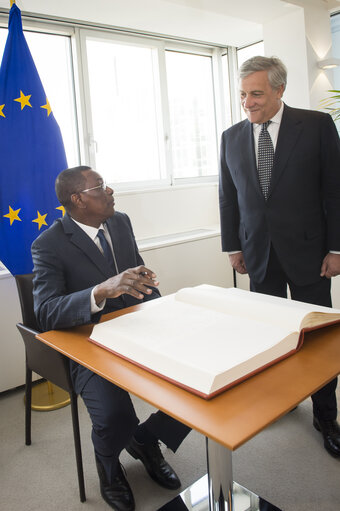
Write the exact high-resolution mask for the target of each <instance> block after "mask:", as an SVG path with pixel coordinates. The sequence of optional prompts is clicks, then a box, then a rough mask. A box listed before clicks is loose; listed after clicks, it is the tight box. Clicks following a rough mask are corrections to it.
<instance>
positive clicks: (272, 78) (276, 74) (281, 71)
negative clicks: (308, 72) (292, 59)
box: [239, 55, 287, 90]
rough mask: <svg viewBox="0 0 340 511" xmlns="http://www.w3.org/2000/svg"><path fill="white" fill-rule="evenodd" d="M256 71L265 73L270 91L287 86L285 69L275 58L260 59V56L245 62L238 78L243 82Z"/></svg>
mask: <svg viewBox="0 0 340 511" xmlns="http://www.w3.org/2000/svg"><path fill="white" fill-rule="evenodd" d="M256 71H267V72H268V80H269V83H270V86H271V88H272V89H278V88H279V87H280V86H281V85H283V90H285V88H286V85H287V68H286V66H285V65H284V63H283V62H282V61H281V60H280V59H278V58H277V57H262V56H260V55H258V56H256V57H251V58H250V59H248V60H246V61H245V62H244V63H243V64H242V65H241V67H240V69H239V78H240V80H243V79H244V78H246V77H247V76H248V75H250V74H252V73H256Z"/></svg>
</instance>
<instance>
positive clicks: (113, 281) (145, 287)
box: [94, 266, 159, 305]
mask: <svg viewBox="0 0 340 511" xmlns="http://www.w3.org/2000/svg"><path fill="white" fill-rule="evenodd" d="M155 279H156V275H155V273H153V271H151V270H149V269H148V268H146V267H145V266H137V267H136V268H128V269H127V270H125V271H123V272H122V273H119V274H118V275H115V276H114V277H111V278H110V279H108V280H105V282H102V283H101V284H98V285H97V286H96V288H95V290H94V299H95V301H96V304H97V305H99V304H100V303H101V302H102V301H103V300H105V299H106V298H117V297H118V296H120V295H122V294H128V295H131V296H134V297H135V298H138V299H139V300H141V299H142V298H143V297H144V295H143V294H142V293H144V294H147V295H150V294H151V293H152V289H150V287H157V286H158V284H159V282H157V281H156V280H155Z"/></svg>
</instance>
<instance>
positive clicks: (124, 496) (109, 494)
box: [96, 458, 135, 511]
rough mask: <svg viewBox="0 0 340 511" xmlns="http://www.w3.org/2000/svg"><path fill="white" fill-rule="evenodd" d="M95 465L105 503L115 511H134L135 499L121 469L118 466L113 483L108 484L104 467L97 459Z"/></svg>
mask: <svg viewBox="0 0 340 511" xmlns="http://www.w3.org/2000/svg"><path fill="white" fill-rule="evenodd" d="M96 465H97V471H98V475H99V481H100V493H101V495H102V497H103V499H104V500H105V502H107V503H108V504H109V506H111V507H112V509H114V510H115V511H134V509H135V499H134V498H133V494H132V491H131V488H130V485H129V483H128V482H127V480H126V477H125V475H124V472H123V470H122V467H121V466H120V465H119V466H118V471H117V474H116V475H115V476H114V477H113V481H112V482H111V483H109V482H108V480H107V477H106V473H105V470H104V467H103V465H102V463H101V462H100V460H99V459H97V458H96Z"/></svg>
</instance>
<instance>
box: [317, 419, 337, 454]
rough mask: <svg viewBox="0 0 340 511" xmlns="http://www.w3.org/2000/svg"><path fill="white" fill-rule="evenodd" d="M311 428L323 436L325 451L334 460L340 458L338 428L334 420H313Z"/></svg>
mask: <svg viewBox="0 0 340 511" xmlns="http://www.w3.org/2000/svg"><path fill="white" fill-rule="evenodd" d="M313 426H314V428H315V429H317V430H318V431H320V432H321V433H322V436H323V440H324V446H325V449H326V451H328V452H329V454H331V455H332V456H334V457H335V458H338V457H339V456H340V426H339V424H338V423H337V421H336V420H320V419H317V418H316V417H314V418H313Z"/></svg>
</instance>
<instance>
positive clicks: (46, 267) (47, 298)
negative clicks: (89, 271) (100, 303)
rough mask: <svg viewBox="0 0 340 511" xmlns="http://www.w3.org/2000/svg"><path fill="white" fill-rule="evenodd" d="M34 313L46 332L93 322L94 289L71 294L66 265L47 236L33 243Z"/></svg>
mask: <svg viewBox="0 0 340 511" xmlns="http://www.w3.org/2000/svg"><path fill="white" fill-rule="evenodd" d="M32 258H33V264H34V270H33V271H34V291H33V295H34V312H35V315H36V318H37V321H38V323H39V326H40V328H41V330H42V331H46V330H53V329H59V328H69V327H72V326H77V325H84V324H86V323H91V321H92V320H93V319H92V317H91V300H90V296H91V291H92V287H91V288H89V289H84V290H80V291H76V292H73V293H68V290H67V283H66V279H65V272H64V268H63V264H62V261H61V259H60V258H58V255H57V254H56V251H55V248H54V247H53V245H51V244H49V243H47V240H46V239H44V238H38V239H37V240H35V241H34V242H33V244H32Z"/></svg>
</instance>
